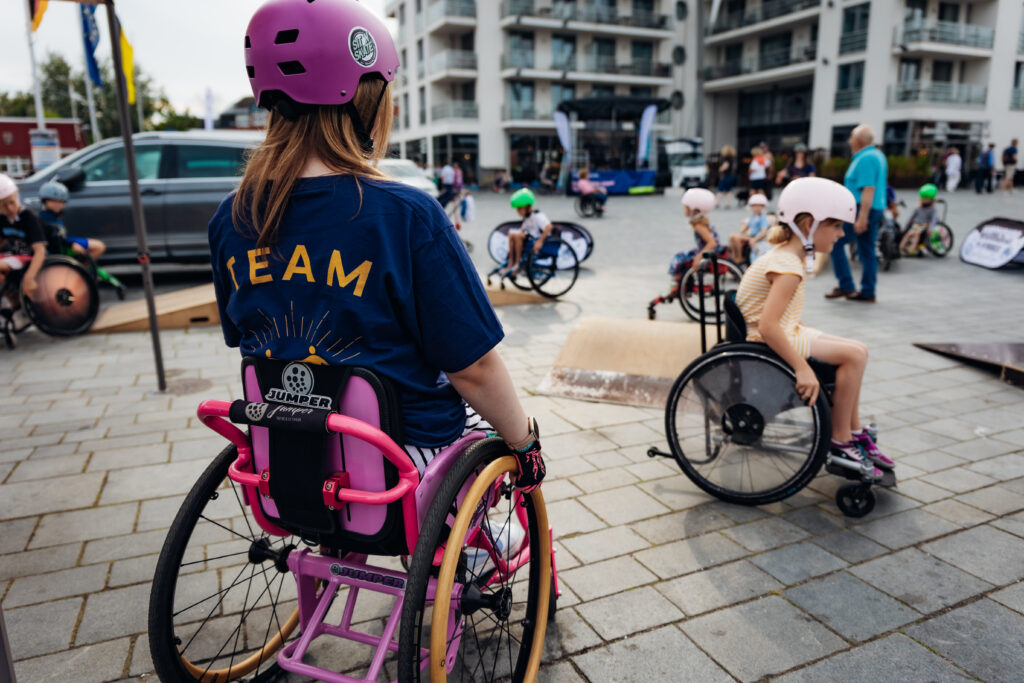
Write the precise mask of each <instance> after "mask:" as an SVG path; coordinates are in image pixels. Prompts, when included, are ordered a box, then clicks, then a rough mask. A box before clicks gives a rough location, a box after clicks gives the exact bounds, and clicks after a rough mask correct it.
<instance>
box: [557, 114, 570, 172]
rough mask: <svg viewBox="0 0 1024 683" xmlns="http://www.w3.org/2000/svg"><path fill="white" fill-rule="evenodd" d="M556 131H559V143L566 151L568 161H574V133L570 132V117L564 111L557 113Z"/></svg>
mask: <svg viewBox="0 0 1024 683" xmlns="http://www.w3.org/2000/svg"><path fill="white" fill-rule="evenodd" d="M555 130H556V131H558V141H559V142H561V143H562V148H563V149H565V158H566V160H570V159H572V131H570V130H569V115H568V114H566V113H565V112H564V111H556V112H555Z"/></svg>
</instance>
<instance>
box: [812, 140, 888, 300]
mask: <svg viewBox="0 0 1024 683" xmlns="http://www.w3.org/2000/svg"><path fill="white" fill-rule="evenodd" d="M874 141H875V133H874V131H873V130H871V128H870V127H869V126H866V125H863V124H862V125H859V126H857V127H856V128H854V129H853V131H852V132H851V133H850V141H849V142H850V151H851V152H853V159H852V160H851V161H850V167H849V168H848V169H847V171H846V177H845V178H844V179H843V184H844V185H846V188H847V189H848V190H850V192H853V196H854V197H855V198H856V199H857V220H856V222H854V223H853V224H852V225H851V224H850V223H845V224H844V225H843V232H844V233H845V235H844V236H843V237H842V238H841V239H840V240H839V241H838V242H836V244H835V246H834V247H833V248H832V269H833V270H834V271H835V274H836V277H837V278H838V279H839V286H838V287H836V288H835V289H833V290H832V291H831V292H829V293H828V294H826V295H825V298H826V299H838V298H847V299H850V300H851V301H865V302H868V303H874V301H875V282H876V280H877V279H878V255H877V253H876V252H875V242H876V241H877V239H878V227H879V226H880V225H881V223H882V216H883V212H884V211H885V205H886V187H887V186H888V175H889V165H888V163H887V162H886V160H885V155H884V154H882V152H881V151H880V150H879V149H878V148H877V147H875V146H874V144H873V143H874ZM854 240H856V242H857V253H858V256H859V257H860V262H861V264H863V271H862V273H861V280H860V291H859V292H858V291H856V290H855V289H854V287H855V285H854V283H853V274H852V273H851V272H850V262H849V261H848V260H847V258H846V244H847V243H848V242H852V241H854Z"/></svg>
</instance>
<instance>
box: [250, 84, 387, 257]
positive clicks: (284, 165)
mask: <svg viewBox="0 0 1024 683" xmlns="http://www.w3.org/2000/svg"><path fill="white" fill-rule="evenodd" d="M385 87H386V89H385V91H384V94H383V97H382V96H381V90H380V88H381V81H380V80H378V79H369V78H368V79H364V80H363V81H361V82H360V83H359V87H358V89H357V90H356V94H355V97H354V98H353V99H352V104H353V105H354V106H355V109H356V111H357V112H358V114H359V116H360V118H361V119H362V121H363V122H364V125H365V127H366V129H367V130H368V131H369V133H370V135H371V136H372V137H373V142H374V144H373V150H372V151H371V152H367V151H366V150H365V149H364V148H363V145H362V143H361V142H360V139H359V136H358V135H357V134H356V127H355V124H353V122H352V119H351V118H350V116H349V114H348V113H347V112H346V107H345V106H344V105H329V106H315V107H313V108H312V110H311V111H308V112H305V113H302V114H300V115H299V116H298V117H296V118H295V119H287V118H285V117H284V116H282V115H280V114H278V113H277V112H274V111H271V112H270V116H269V117H268V119H267V136H266V138H265V139H264V140H263V142H262V143H261V144H260V145H259V147H257V148H256V149H255V150H253V152H252V153H251V154H250V155H249V160H248V163H247V164H246V167H245V174H244V175H243V176H242V183H241V185H239V187H238V193H237V194H236V195H235V199H234V203H233V204H232V207H231V216H232V219H233V220H234V223H235V225H236V226H245V227H246V228H248V229H249V230H250V231H251V232H252V235H253V237H255V238H256V239H257V246H261V247H262V246H266V245H269V244H273V243H274V242H275V240H276V238H277V232H278V229H279V228H280V227H281V218H282V217H283V216H284V212H285V209H286V208H287V206H288V199H289V197H290V196H291V191H292V188H293V187H294V185H295V181H296V180H298V178H299V175H300V174H301V173H302V169H303V168H304V167H305V166H306V163H307V162H308V161H309V160H310V159H312V158H318V159H319V160H320V161H321V162H323V164H324V165H325V166H327V167H328V168H329V169H331V170H332V171H334V172H336V173H339V174H349V175H352V176H355V178H356V182H357V183H358V179H359V178H384V177H386V176H384V174H382V173H381V172H380V171H378V170H377V168H376V163H377V162H378V161H379V160H380V159H382V158H383V157H384V155H385V153H386V152H387V149H388V138H389V137H390V136H391V123H392V119H393V116H394V114H393V111H392V107H393V105H392V96H391V87H390V85H387V86H385ZM378 99H379V102H380V106H379V107H377V110H376V116H374V118H373V120H372V121H370V120H369V119H370V117H371V116H373V114H374V107H375V106H376V105H377V102H378ZM361 192H362V190H361V189H360V193H361Z"/></svg>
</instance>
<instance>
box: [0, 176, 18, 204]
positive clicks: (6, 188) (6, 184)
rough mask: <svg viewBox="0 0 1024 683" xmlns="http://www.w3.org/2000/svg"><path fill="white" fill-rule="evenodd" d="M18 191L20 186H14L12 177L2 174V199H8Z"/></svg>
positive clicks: (0, 194)
mask: <svg viewBox="0 0 1024 683" xmlns="http://www.w3.org/2000/svg"><path fill="white" fill-rule="evenodd" d="M17 191H18V186H17V185H15V184H14V181H13V180H12V179H11V176H9V175H7V174H6V173H0V199H7V198H8V197H10V196H11V195H12V194H14V193H15V192H17Z"/></svg>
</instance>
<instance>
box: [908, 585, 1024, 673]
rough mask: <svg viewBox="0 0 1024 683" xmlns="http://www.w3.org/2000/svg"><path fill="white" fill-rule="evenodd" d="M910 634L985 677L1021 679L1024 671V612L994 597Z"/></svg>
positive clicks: (955, 612) (930, 623) (964, 608)
mask: <svg viewBox="0 0 1024 683" xmlns="http://www.w3.org/2000/svg"><path fill="white" fill-rule="evenodd" d="M906 633H907V635H908V636H910V637H911V638H913V639H914V640H917V641H920V642H922V643H924V644H925V645H927V646H928V647H930V648H932V649H934V650H935V651H936V652H938V653H939V654H941V655H942V656H943V657H947V658H949V659H951V660H952V661H953V662H954V663H956V664H957V665H959V666H961V667H963V668H964V669H966V670H967V671H969V672H970V673H972V674H974V675H975V676H978V677H979V678H981V679H982V680H991V681H1013V680H1019V679H1020V673H1021V671H1024V647H1021V634H1022V633H1024V615H1021V614H1018V613H1017V612H1013V611H1011V610H1009V609H1007V608H1006V607H1003V606H1002V605H999V604H997V603H995V602H992V601H991V600H979V601H978V602H974V603H971V604H970V605H966V606H964V607H960V608H958V609H955V610H953V611H951V612H948V613H946V614H943V615H942V616H940V617H936V618H935V619H931V620H929V621H926V622H924V623H923V624H920V625H918V626H915V627H913V628H911V629H908V630H907V632H906Z"/></svg>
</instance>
